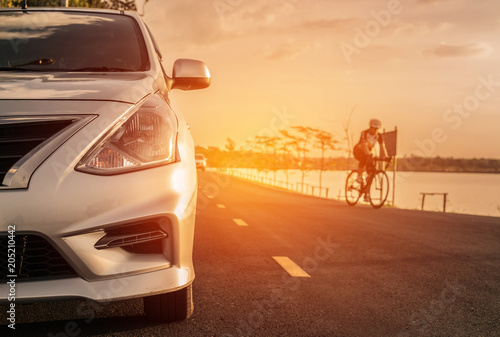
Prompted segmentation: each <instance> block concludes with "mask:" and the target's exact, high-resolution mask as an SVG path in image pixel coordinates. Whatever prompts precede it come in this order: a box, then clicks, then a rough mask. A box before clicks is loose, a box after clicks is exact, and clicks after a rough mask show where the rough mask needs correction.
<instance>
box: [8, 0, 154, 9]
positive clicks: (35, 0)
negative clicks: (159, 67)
mask: <svg viewBox="0 0 500 337" xmlns="http://www.w3.org/2000/svg"><path fill="white" fill-rule="evenodd" d="M147 1H148V0H146V2H147ZM67 2H68V6H69V7H86V8H107V9H123V10H131V11H137V7H136V4H135V0H68V1H67ZM62 3H65V1H61V0H28V1H27V5H28V7H59V6H61V4H62ZM23 4H24V0H0V7H21V6H22V5H23Z"/></svg>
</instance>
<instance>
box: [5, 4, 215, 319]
mask: <svg viewBox="0 0 500 337" xmlns="http://www.w3.org/2000/svg"><path fill="white" fill-rule="evenodd" d="M161 57H162V56H161V53H160V51H159V49H158V47H157V45H156V43H155V42H154V40H153V37H152V36H151V33H150V32H149V30H148V28H147V27H146V25H145V24H144V22H143V21H142V20H141V18H140V17H139V16H138V15H137V14H136V13H133V12H124V11H112V10H94V9H67V8H50V9H49V8H46V9H40V8H33V9H32V8H28V9H25V10H21V9H0V183H1V185H0V224H1V226H0V231H1V232H0V235H1V237H0V241H1V247H0V249H1V251H0V256H1V262H2V263H1V268H0V270H1V271H0V279H1V282H0V283H1V284H0V302H2V303H10V305H12V304H14V305H15V303H23V302H28V303H30V302H38V301H45V300H59V299H72V298H81V299H89V300H95V301H110V300H118V299H128V298H136V297H143V298H144V309H145V313H146V314H147V315H148V316H150V317H152V318H154V319H158V320H162V321H176V320H183V319H186V318H188V317H189V316H190V315H191V313H192V311H193V302H192V296H191V295H192V282H193V280H194V277H195V273H194V269H193V261H192V251H193V234H194V224H195V213H196V195H197V178H196V164H195V153H194V143H193V139H192V136H191V133H190V130H189V127H188V125H187V124H186V121H185V120H184V118H183V117H182V116H181V115H179V114H177V113H176V112H174V111H173V110H172V108H171V106H170V100H169V95H170V91H171V90H172V89H182V90H191V89H201V88H205V87H208V86H209V85H210V74H209V71H208V69H207V67H206V66H205V64H203V63H202V62H200V61H196V60H190V59H181V60H177V61H176V62H175V63H174V67H173V72H172V75H171V76H168V75H167V74H166V73H165V71H164V70H163V68H162V65H161ZM13 285H14V286H13Z"/></svg>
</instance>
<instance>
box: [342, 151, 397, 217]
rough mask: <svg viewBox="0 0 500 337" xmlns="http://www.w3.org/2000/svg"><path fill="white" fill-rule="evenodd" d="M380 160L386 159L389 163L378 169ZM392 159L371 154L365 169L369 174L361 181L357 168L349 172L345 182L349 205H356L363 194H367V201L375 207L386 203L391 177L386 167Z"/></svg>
mask: <svg viewBox="0 0 500 337" xmlns="http://www.w3.org/2000/svg"><path fill="white" fill-rule="evenodd" d="M378 161H385V162H387V165H386V166H385V167H384V168H383V169H382V170H380V169H377V167H376V166H377V165H376V163H377V162H378ZM390 161H391V159H390V158H374V157H372V156H370V157H369V158H368V161H367V164H366V169H365V172H366V173H367V176H366V178H365V177H363V180H362V182H361V183H360V182H358V171H357V170H353V171H351V173H349V175H348V176H347V179H346V184H345V199H346V201H347V204H348V205H349V206H354V205H356V204H357V203H358V200H359V199H360V198H361V196H363V195H365V201H366V200H367V201H369V202H370V204H371V205H372V207H373V208H380V207H382V206H383V205H384V203H385V201H386V200H387V196H388V195H389V177H388V176H387V174H386V173H385V169H386V168H387V167H388V166H389V162H390ZM365 172H363V173H365Z"/></svg>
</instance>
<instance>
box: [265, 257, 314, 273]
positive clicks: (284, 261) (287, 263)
mask: <svg viewBox="0 0 500 337" xmlns="http://www.w3.org/2000/svg"><path fill="white" fill-rule="evenodd" d="M273 259H274V260H275V261H276V262H278V264H279V265H280V266H281V267H282V268H283V269H285V270H286V272H287V273H288V274H290V276H291V277H311V276H310V275H309V274H308V273H306V272H305V270H304V269H302V268H300V267H299V266H298V265H297V264H296V263H295V262H293V261H292V260H290V258H289V257H287V256H273Z"/></svg>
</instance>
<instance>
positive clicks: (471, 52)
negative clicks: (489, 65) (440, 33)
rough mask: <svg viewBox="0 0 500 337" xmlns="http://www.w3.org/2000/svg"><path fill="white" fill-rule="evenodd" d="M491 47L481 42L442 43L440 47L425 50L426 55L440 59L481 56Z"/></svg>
mask: <svg viewBox="0 0 500 337" xmlns="http://www.w3.org/2000/svg"><path fill="white" fill-rule="evenodd" d="M489 50H490V48H489V46H488V45H486V44H484V43H481V42H468V43H463V44H449V43H444V42H443V43H441V44H440V45H439V46H437V47H435V48H431V49H426V50H424V54H427V55H434V56H438V57H458V56H479V55H483V54H485V53H487V52H488V51H489Z"/></svg>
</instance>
